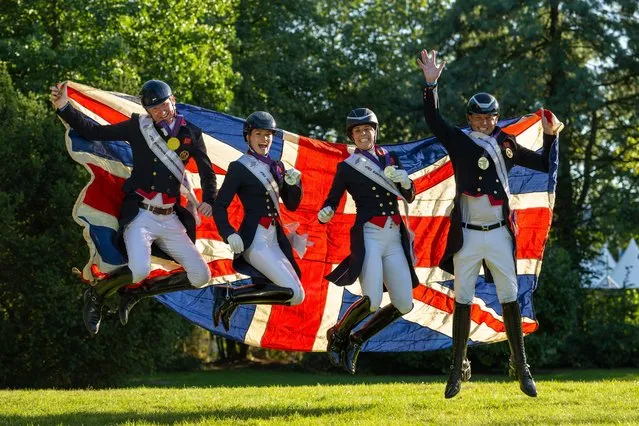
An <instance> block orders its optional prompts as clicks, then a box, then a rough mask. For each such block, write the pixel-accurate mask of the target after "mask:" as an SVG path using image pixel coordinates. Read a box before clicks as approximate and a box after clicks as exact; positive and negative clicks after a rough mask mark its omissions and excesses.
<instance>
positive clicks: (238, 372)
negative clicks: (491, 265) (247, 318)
mask: <svg viewBox="0 0 639 426" xmlns="http://www.w3.org/2000/svg"><path fill="white" fill-rule="evenodd" d="M533 374H534V375H535V379H536V380H537V381H551V380H556V381H564V382H570V381H584V382H594V381H602V380H618V381H635V380H637V377H638V375H639V370H562V371H553V372H544V373H543V374H541V373H540V374H535V372H534V371H533ZM471 381H473V382H511V381H514V379H513V378H510V377H508V376H507V375H506V374H495V375H492V374H479V375H477V374H474V375H473V377H472V379H471ZM392 383H434V384H437V383H441V384H442V386H443V385H444V384H445V383H446V375H444V374H441V375H429V376H424V375H412V376H409V375H392V374H389V375H366V374H356V375H354V376H351V375H349V374H346V373H340V372H335V373H317V372H315V373H314V372H308V371H304V370H303V369H301V368H300V367H298V366H295V365H276V366H274V365H255V364H251V365H243V366H236V367H233V368H226V369H219V370H211V371H198V372H192V373H167V374H159V375H154V376H144V377H140V378H131V379H129V380H127V381H126V382H125V383H122V386H123V387H140V386H145V387H161V388H169V387H230V388H235V387H247V386H253V387H269V386H289V387H290V386H317V385H322V386H339V385H373V384H392Z"/></svg>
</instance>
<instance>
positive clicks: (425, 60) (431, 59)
mask: <svg viewBox="0 0 639 426" xmlns="http://www.w3.org/2000/svg"><path fill="white" fill-rule="evenodd" d="M417 65H419V67H420V68H421V69H422V71H423V72H424V78H425V79H426V83H428V84H435V83H436V82H437V79H438V78H439V76H440V75H441V73H442V71H443V70H444V66H446V61H443V62H442V63H440V64H439V65H437V51H436V50H433V51H432V52H430V53H429V52H428V50H426V49H424V50H422V52H421V59H419V58H418V59H417Z"/></svg>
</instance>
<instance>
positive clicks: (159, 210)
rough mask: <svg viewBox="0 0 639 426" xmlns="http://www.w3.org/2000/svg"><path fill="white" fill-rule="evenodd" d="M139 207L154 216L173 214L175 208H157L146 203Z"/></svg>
mask: <svg viewBox="0 0 639 426" xmlns="http://www.w3.org/2000/svg"><path fill="white" fill-rule="evenodd" d="M139 205H140V208H141V209H144V210H148V211H150V212H151V213H154V214H161V215H163V216H167V215H170V214H171V213H173V207H167V208H162V207H155V206H151V205H149V204H146V203H139Z"/></svg>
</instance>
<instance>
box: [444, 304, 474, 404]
mask: <svg viewBox="0 0 639 426" xmlns="http://www.w3.org/2000/svg"><path fill="white" fill-rule="evenodd" d="M470 309H471V305H464V304H461V303H457V302H455V311H454V312H453V356H452V365H451V366H450V374H449V375H448V381H447V382H446V390H445V391H444V397H445V398H452V397H454V396H455V395H457V394H458V393H459V391H460V390H461V382H462V381H468V380H469V379H470V362H469V361H468V360H467V359H466V349H467V347H468V336H469V334H470Z"/></svg>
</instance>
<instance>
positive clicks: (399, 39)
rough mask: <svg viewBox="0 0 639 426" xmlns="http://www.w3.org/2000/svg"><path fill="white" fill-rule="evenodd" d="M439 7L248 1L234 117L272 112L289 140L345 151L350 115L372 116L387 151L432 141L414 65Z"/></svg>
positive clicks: (240, 33)
mask: <svg viewBox="0 0 639 426" xmlns="http://www.w3.org/2000/svg"><path fill="white" fill-rule="evenodd" d="M427 3H432V2H425V1H419V2H415V1H413V2H407V3H406V4H405V5H402V6H397V5H395V4H393V3H388V2H382V1H373V2H368V1H367V2H364V1H361V0H358V1H346V2H339V3H334V2H314V1H307V0H304V1H284V2H276V3H273V2H268V1H263V0H242V1H241V2H240V15H239V17H238V19H237V23H236V26H237V38H238V48H237V51H236V52H235V55H236V57H235V69H236V70H237V71H238V72H239V73H240V74H241V75H242V77H243V81H242V83H241V84H240V85H239V87H238V90H237V92H236V97H235V102H234V107H233V112H234V113H235V114H237V115H241V116H246V115H248V114H249V113H250V112H252V111H255V110H259V109H265V110H268V111H270V112H271V113H273V115H274V116H275V118H276V119H277V120H278V123H279V125H280V126H281V127H282V128H285V129H287V130H290V131H293V132H297V133H300V134H304V135H311V136H314V137H318V138H324V139H328V140H336V139H337V140H340V141H345V140H346V135H345V129H344V123H345V119H346V115H347V114H348V112H349V111H350V110H351V109H353V108H357V107H361V106H366V107H369V108H371V109H372V110H374V111H375V112H376V113H377V115H378V117H379V119H380V124H381V127H380V131H381V132H380V141H383V143H394V142H399V141H406V140H411V139H417V138H419V137H422V136H423V134H420V133H416V132H415V130H416V129H417V130H421V128H422V127H423V126H420V125H417V123H420V124H421V123H422V121H423V118H421V114H422V113H421V106H420V93H421V92H420V86H419V83H418V82H417V74H416V72H417V68H416V66H415V64H414V62H415V58H416V57H417V56H416V55H417V53H418V51H419V49H420V48H421V43H422V42H423V34H424V25H423V23H424V22H428V21H430V17H431V16H432V10H434V9H436V7H433V8H431V7H427Z"/></svg>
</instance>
